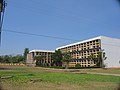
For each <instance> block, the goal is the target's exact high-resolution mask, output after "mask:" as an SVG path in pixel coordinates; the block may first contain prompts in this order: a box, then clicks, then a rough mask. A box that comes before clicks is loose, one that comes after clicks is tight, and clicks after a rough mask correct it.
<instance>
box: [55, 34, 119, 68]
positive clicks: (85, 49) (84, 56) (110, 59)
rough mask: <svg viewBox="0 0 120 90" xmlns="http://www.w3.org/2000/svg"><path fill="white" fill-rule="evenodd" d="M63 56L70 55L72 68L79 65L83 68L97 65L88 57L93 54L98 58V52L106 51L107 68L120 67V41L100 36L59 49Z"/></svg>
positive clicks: (105, 62) (104, 62)
mask: <svg viewBox="0 0 120 90" xmlns="http://www.w3.org/2000/svg"><path fill="white" fill-rule="evenodd" d="M57 50H60V51H61V52H62V53H63V54H65V53H70V55H71V60H70V62H69V66H70V67H75V65H76V64H77V63H79V64H80V65H81V66H82V67H89V66H95V65H96V63H95V62H94V61H91V60H90V59H89V58H88V57H89V56H90V55H91V53H93V54H94V55H95V56H96V57H97V54H98V52H100V51H102V52H103V50H104V52H105V54H106V57H107V59H106V60H105V61H103V64H104V65H105V66H106V67H120V39H116V38H110V37H106V36H99V37H95V38H92V39H88V40H84V41H81V42H77V43H73V44H69V45H65V46H62V47H58V48H57Z"/></svg>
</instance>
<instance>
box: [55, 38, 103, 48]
mask: <svg viewBox="0 0 120 90" xmlns="http://www.w3.org/2000/svg"><path fill="white" fill-rule="evenodd" d="M101 37H104V36H98V37H95V38H91V39H87V40H83V41H80V42H76V43H72V44H68V45H65V46H61V47H58V48H56V50H58V49H61V48H65V47H69V46H73V45H77V44H81V43H86V42H89V41H93V40H96V39H101Z"/></svg>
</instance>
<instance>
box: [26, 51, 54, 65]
mask: <svg viewBox="0 0 120 90" xmlns="http://www.w3.org/2000/svg"><path fill="white" fill-rule="evenodd" d="M53 53H54V51H48V50H31V51H30V52H29V53H28V55H27V65H33V66H35V62H36V60H34V57H35V56H44V58H43V60H41V63H42V64H51V62H52V57H51V55H52V54H53Z"/></svg>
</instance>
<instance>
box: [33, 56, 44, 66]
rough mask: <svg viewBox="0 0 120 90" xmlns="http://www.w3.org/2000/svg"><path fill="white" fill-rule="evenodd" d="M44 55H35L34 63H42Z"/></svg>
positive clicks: (40, 64)
mask: <svg viewBox="0 0 120 90" xmlns="http://www.w3.org/2000/svg"><path fill="white" fill-rule="evenodd" d="M44 58H45V57H44V56H43V55H37V56H35V57H34V60H35V62H36V65H38V66H42V65H43V64H44Z"/></svg>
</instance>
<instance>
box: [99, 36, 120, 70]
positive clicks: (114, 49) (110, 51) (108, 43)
mask: <svg viewBox="0 0 120 90" xmlns="http://www.w3.org/2000/svg"><path fill="white" fill-rule="evenodd" d="M101 47H102V49H104V52H105V53H106V57H107V59H106V60H105V61H104V64H105V65H106V67H113V68H114V67H120V39H115V38H109V37H104V36H101Z"/></svg>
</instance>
